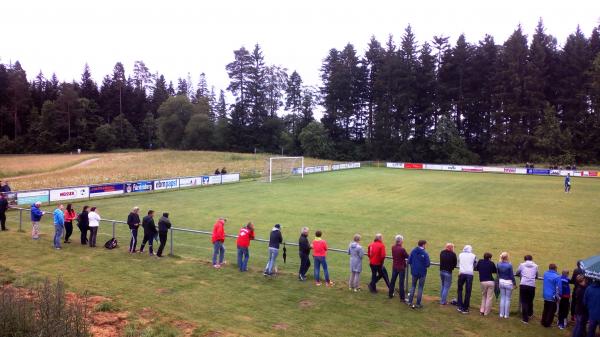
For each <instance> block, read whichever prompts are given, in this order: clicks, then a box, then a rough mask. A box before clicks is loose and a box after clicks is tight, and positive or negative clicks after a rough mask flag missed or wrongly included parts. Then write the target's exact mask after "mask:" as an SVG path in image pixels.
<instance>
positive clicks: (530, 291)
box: [517, 255, 538, 323]
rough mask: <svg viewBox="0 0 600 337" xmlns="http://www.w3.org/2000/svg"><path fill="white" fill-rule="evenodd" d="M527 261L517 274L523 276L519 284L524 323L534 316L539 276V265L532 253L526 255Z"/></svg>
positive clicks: (521, 265)
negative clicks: (536, 281) (534, 260)
mask: <svg viewBox="0 0 600 337" xmlns="http://www.w3.org/2000/svg"><path fill="white" fill-rule="evenodd" d="M523 259H524V260H525V262H523V263H521V264H520V265H519V268H518V269H517V276H519V277H521V282H520V284H519V300H520V301H521V314H522V320H523V323H528V322H529V318H530V317H531V316H533V299H534V298H535V280H536V279H537V277H538V265H537V264H535V263H534V262H533V257H532V256H531V255H525V257H524V258H523Z"/></svg>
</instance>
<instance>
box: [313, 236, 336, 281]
mask: <svg viewBox="0 0 600 337" xmlns="http://www.w3.org/2000/svg"><path fill="white" fill-rule="evenodd" d="M322 235H323V233H322V232H321V231H316V232H315V236H316V238H315V240H314V241H313V243H312V246H313V258H314V262H315V284H316V285H317V286H320V285H321V277H320V272H321V266H323V273H324V274H325V282H326V284H327V286H332V285H333V282H331V280H330V279H329V270H327V242H326V241H325V240H323V239H321V236H322Z"/></svg>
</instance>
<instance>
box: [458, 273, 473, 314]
mask: <svg viewBox="0 0 600 337" xmlns="http://www.w3.org/2000/svg"><path fill="white" fill-rule="evenodd" d="M463 287H465V297H464V299H463ZM472 289H473V275H468V274H459V275H458V294H457V295H458V299H457V300H458V308H459V309H461V310H464V311H468V310H469V306H470V305H471V290H472Z"/></svg>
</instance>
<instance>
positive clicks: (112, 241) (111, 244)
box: [104, 238, 117, 249]
mask: <svg viewBox="0 0 600 337" xmlns="http://www.w3.org/2000/svg"><path fill="white" fill-rule="evenodd" d="M104 248H106V249H114V248H117V239H115V238H112V239H110V240H108V241H106V243H105V244H104Z"/></svg>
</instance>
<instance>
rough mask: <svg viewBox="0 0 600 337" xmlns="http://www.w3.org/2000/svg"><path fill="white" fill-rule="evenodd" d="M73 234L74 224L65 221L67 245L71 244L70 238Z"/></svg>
mask: <svg viewBox="0 0 600 337" xmlns="http://www.w3.org/2000/svg"><path fill="white" fill-rule="evenodd" d="M72 234H73V222H72V221H65V243H67V242H69V238H71V235H72Z"/></svg>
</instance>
